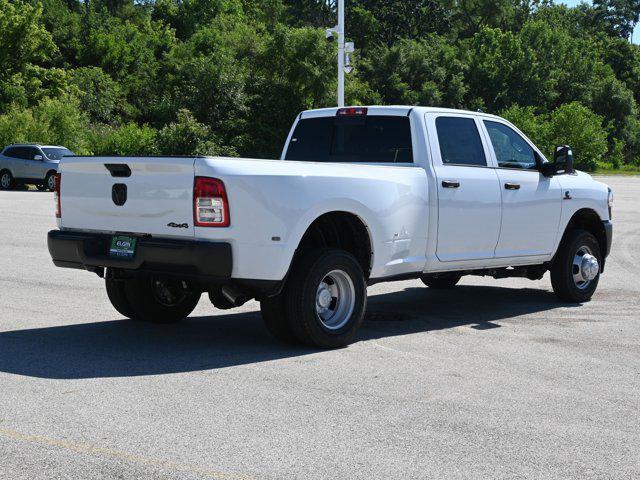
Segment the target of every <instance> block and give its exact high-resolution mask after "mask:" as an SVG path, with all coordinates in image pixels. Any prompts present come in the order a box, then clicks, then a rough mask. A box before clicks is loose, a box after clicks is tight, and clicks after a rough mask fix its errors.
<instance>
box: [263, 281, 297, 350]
mask: <svg viewBox="0 0 640 480" xmlns="http://www.w3.org/2000/svg"><path fill="white" fill-rule="evenodd" d="M260 312H261V313H262V319H263V320H264V325H265V327H267V330H269V333H270V334H271V335H273V336H274V337H275V338H277V339H278V340H279V341H281V342H282V343H287V344H289V345H295V344H297V343H299V342H298V339H297V338H296V336H295V334H294V333H293V328H291V324H290V323H289V318H288V317H287V313H286V309H285V299H284V295H283V294H280V295H277V296H275V297H270V298H265V299H263V300H262V301H261V302H260Z"/></svg>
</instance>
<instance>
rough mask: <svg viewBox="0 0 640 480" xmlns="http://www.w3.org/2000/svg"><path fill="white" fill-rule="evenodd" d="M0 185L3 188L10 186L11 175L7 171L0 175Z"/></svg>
mask: <svg viewBox="0 0 640 480" xmlns="http://www.w3.org/2000/svg"><path fill="white" fill-rule="evenodd" d="M0 186H2V188H3V189H4V190H6V189H7V188H9V187H11V175H9V173H8V172H4V173H3V174H2V177H0Z"/></svg>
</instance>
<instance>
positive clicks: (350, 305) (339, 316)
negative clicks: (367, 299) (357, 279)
mask: <svg viewBox="0 0 640 480" xmlns="http://www.w3.org/2000/svg"><path fill="white" fill-rule="evenodd" d="M355 302H356V292H355V288H354V286H353V282H352V281H351V278H350V277H349V275H347V273H346V272H344V271H342V270H332V271H331V272H329V273H328V274H326V275H325V276H324V278H323V279H322V281H321V282H320V285H318V290H317V292H316V313H317V315H318V318H319V319H320V321H321V322H322V325H323V326H324V327H325V328H327V329H328V330H339V329H340V328H342V327H344V326H345V325H346V324H347V323H348V322H349V319H350V318H351V315H352V314H353V310H354V308H355Z"/></svg>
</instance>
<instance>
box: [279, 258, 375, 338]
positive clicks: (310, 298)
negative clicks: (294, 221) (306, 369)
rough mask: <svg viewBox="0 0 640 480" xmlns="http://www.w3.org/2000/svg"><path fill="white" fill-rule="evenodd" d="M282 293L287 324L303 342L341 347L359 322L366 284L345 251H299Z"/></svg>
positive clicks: (361, 320)
mask: <svg viewBox="0 0 640 480" xmlns="http://www.w3.org/2000/svg"><path fill="white" fill-rule="evenodd" d="M284 293H285V299H286V300H285V305H284V308H285V312H286V316H287V319H288V327H289V328H291V330H292V331H293V334H294V335H295V337H296V338H297V339H298V341H299V342H301V343H303V344H306V345H309V346H314V347H319V348H339V347H344V346H345V345H348V344H349V343H351V342H352V341H353V339H354V338H355V336H356V334H357V333H358V330H359V328H360V326H361V325H362V322H363V319H364V312H365V309H366V304H367V284H366V281H365V278H364V274H363V272H362V267H361V266H360V264H359V263H358V261H357V260H356V259H355V258H354V256H353V255H351V254H350V253H348V252H345V251H342V250H332V249H326V250H308V251H303V252H302V253H301V255H300V257H299V258H298V259H297V260H296V262H295V264H294V266H293V269H292V271H291V274H290V276H289V279H288V280H287V288H286V290H285V292H284Z"/></svg>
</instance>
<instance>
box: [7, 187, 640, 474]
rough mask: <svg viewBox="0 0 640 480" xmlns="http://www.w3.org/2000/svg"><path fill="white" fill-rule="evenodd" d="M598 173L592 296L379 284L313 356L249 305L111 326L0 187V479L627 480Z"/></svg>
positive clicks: (614, 281)
mask: <svg viewBox="0 0 640 480" xmlns="http://www.w3.org/2000/svg"><path fill="white" fill-rule="evenodd" d="M602 180H603V181H605V182H607V183H608V184H609V185H610V186H611V187H612V188H613V189H614V192H615V195H616V197H615V207H614V222H615V233H614V247H613V252H612V256H611V257H610V259H609V262H608V264H607V269H606V273H605V275H604V276H603V277H602V280H601V283H600V287H599V290H598V291H597V293H596V295H595V297H594V299H593V301H592V302H590V303H588V304H584V305H581V306H573V305H566V304H561V303H558V301H556V298H555V296H554V295H553V293H552V292H551V286H550V282H549V278H548V275H547V276H545V278H544V279H543V280H541V281H537V282H531V281H528V280H520V279H507V280H499V281H498V280H492V279H483V278H476V277H468V278H466V279H464V280H463V281H462V283H461V285H460V286H459V287H457V288H456V289H454V290H451V291H446V292H442V291H441V292H438V291H430V290H429V289H427V288H426V287H423V286H422V284H421V283H420V282H418V281H408V282H400V283H391V284H382V285H377V286H375V287H372V288H371V289H370V291H369V293H370V302H369V310H368V314H367V320H366V323H365V327H364V329H363V331H362V333H361V335H360V340H359V341H358V342H357V343H356V344H354V345H352V346H350V347H349V348H346V349H342V350H338V351H330V352H317V351H310V350H305V349H295V348H289V347H286V346H281V345H278V344H277V343H275V342H274V341H273V340H272V339H271V337H270V336H269V335H268V333H267V331H266V330H265V328H264V327H263V326H262V321H261V319H260V315H259V312H258V305H257V304H256V303H254V302H251V303H249V304H247V305H245V306H244V307H243V308H241V309H238V310H232V311H228V312H221V311H216V310H215V309H214V308H213V307H212V306H211V305H210V304H209V302H208V300H207V299H206V297H204V296H203V298H202V301H201V303H200V305H199V307H198V308H197V310H196V311H195V312H194V314H193V315H192V317H191V318H189V319H188V320H187V321H186V322H184V323H182V324H180V325H177V326H152V325H145V324H141V323H137V322H131V321H127V320H124V319H122V317H121V316H120V315H119V314H118V313H117V312H116V311H115V310H113V309H112V307H111V305H110V304H109V302H108V300H107V298H106V294H105V292H104V288H103V283H102V281H101V280H100V279H99V278H98V277H96V276H95V275H93V274H90V273H88V272H81V271H75V270H67V269H58V268H55V267H54V266H53V264H52V263H51V261H50V258H49V255H48V252H47V248H46V232H47V231H48V230H49V229H51V228H53V227H54V226H55V222H54V219H53V208H54V207H53V199H52V194H50V193H41V192H36V191H29V192H0V242H1V245H2V249H1V253H0V406H1V407H0V478H7V479H13V480H18V479H48V480H50V479H63V478H64V479H67V478H68V479H71V478H73V479H76V478H82V479H99V478H100V479H102V478H118V479H134V478H135V479H151V478H153V479H156V478H159V479H183V478H184V479H187V478H189V479H192V478H193V479H196V478H197V479H200V478H214V479H241V478H246V479H281V478H299V479H342V478H345V479H346V478H354V479H372V478H376V479H377V478H380V479H396V478H397V479H409V478H420V479H422V478H434V479H443V478H460V479H463V478H464V479H479V478H492V479H498V478H514V479H515V478H532V479H543V478H556V479H568V478H575V479H604V478H611V479H623V478H629V479H635V478H640V282H638V259H639V258H640V257H638V253H637V251H638V250H637V249H638V246H639V245H640V178H639V177H629V178H625V177H607V178H602Z"/></svg>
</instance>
